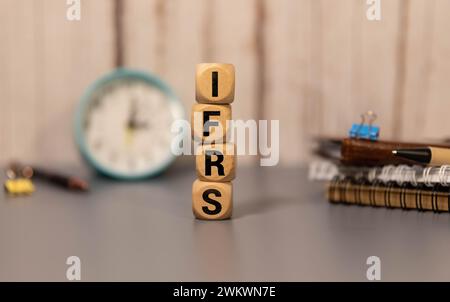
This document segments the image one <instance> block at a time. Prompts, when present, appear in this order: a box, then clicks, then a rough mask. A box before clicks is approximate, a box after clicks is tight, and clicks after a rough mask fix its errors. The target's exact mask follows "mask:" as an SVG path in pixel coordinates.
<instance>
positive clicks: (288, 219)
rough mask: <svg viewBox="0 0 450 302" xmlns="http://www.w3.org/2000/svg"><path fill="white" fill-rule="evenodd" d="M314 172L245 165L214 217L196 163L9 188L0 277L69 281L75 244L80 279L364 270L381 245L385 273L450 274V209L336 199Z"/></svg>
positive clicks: (316, 276)
mask: <svg viewBox="0 0 450 302" xmlns="http://www.w3.org/2000/svg"><path fill="white" fill-rule="evenodd" d="M68 170H70V169H68ZM83 171H84V170H83ZM83 173H85V172H83ZM306 175H307V173H306V169H305V168H240V169H239V170H238V176H237V179H236V180H235V181H234V189H235V193H234V217H233V219H231V220H228V221H212V222H211V221H198V220H195V219H194V218H193V216H192V212H191V185H192V182H193V181H194V179H195V174H194V168H193V167H178V168H176V167H175V168H172V169H171V170H170V171H169V172H168V173H166V174H164V175H163V176H161V177H158V178H156V179H152V180H147V181H142V182H138V183H122V182H116V181H111V180H108V179H106V178H102V177H92V179H91V182H92V184H91V185H92V190H91V192H90V193H88V194H87V195H83V194H74V193H71V192H67V191H64V190H62V189H58V188H54V187H51V186H49V185H47V184H44V183H37V191H36V192H35V193H34V194H33V195H32V196H31V197H20V198H9V197H6V196H5V195H4V194H0V281H22V280H25V281H65V280H66V269H67V267H68V266H67V265H66V263H65V262H66V259H67V257H69V256H72V255H75V256H78V257H80V259H81V278H82V280H83V281H348V280H354V281H365V280H367V279H366V270H367V267H368V266H367V265H366V259H367V257H369V256H372V255H375V256H378V257H380V259H381V278H382V280H384V281H392V280H402V281H409V280H417V281H421V280H427V281H430V280H447V281H448V280H450V260H449V259H448V255H449V254H450V215H448V214H434V213H421V212H416V211H402V210H389V209H375V208H369V207H358V206H344V205H331V204H329V203H328V202H327V201H326V200H325V197H324V188H323V185H322V184H321V183H311V182H308V180H307V177H306Z"/></svg>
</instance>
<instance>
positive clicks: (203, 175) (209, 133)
mask: <svg viewBox="0 0 450 302" xmlns="http://www.w3.org/2000/svg"><path fill="white" fill-rule="evenodd" d="M234 83H235V77H234V66H233V65H232V64H220V63H203V64H198V65H197V70H196V77H195V95H196V100H197V102H198V104H195V105H194V106H193V107H192V115H191V128H192V136H193V139H194V140H196V141H197V142H200V143H201V144H200V145H199V148H198V149H197V150H196V160H195V162H196V170H197V177H198V179H197V180H195V182H194V184H193V186H192V210H193V212H194V215H195V217H196V218H198V219H205V220H219V219H227V218H230V217H231V214H232V209H233V186H232V183H231V181H232V180H233V179H234V177H235V170H236V148H235V145H234V144H230V143H227V139H228V137H229V133H228V132H229V129H228V123H227V121H230V120H231V106H230V104H231V103H232V102H233V100H234Z"/></svg>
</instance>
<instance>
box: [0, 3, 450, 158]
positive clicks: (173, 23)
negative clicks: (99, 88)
mask: <svg viewBox="0 0 450 302" xmlns="http://www.w3.org/2000/svg"><path fill="white" fill-rule="evenodd" d="M381 1H382V2H381V7H382V20H381V21H368V20H367V18H366V9H367V4H366V1H365V0H341V1H334V0H246V1H242V0H127V1H123V0H96V1H88V0H81V21H73V22H70V21H67V20H66V9H67V4H66V1H65V0H36V1H29V0H0V162H5V161H7V160H10V159H12V158H18V159H21V160H23V161H33V162H37V161H39V162H45V161H58V162H70V163H79V162H80V161H81V160H80V158H79V155H78V152H77V150H76V147H75V145H74V143H73V136H72V119H73V109H74V108H75V106H76V104H77V102H78V98H79V97H80V95H81V94H82V91H83V90H84V88H85V87H86V86H87V85H88V84H89V83H90V82H92V81H93V80H95V79H96V78H97V77H99V76H101V75H103V74H105V73H107V72H109V71H111V70H113V69H114V68H115V67H117V66H118V65H123V66H126V67H131V68H138V69H143V70H147V71H151V72H153V73H155V74H157V75H159V76H160V77H162V78H163V79H164V80H166V81H167V82H169V83H170V85H171V86H172V87H173V88H174V90H175V91H176V92H177V94H178V95H179V96H180V98H181V99H182V100H183V102H184V104H185V106H186V109H187V110H188V111H189V110H190V107H191V106H192V104H193V103H194V76H193V74H194V68H195V64H196V63H198V62H207V61H218V62H219V61H224V62H230V63H233V64H235V65H236V70H237V84H236V99H235V102H234V104H233V114H234V118H235V119H244V120H247V119H279V120H280V128H281V137H280V143H281V149H280V154H281V163H282V164H285V165H289V164H298V163H305V162H306V161H307V160H308V159H309V158H310V154H309V151H310V150H309V149H310V146H311V144H310V139H311V138H312V137H314V136H316V135H320V134H326V135H345V134H346V131H347V129H348V128H349V127H350V125H351V123H352V122H356V121H359V115H360V113H362V112H364V111H366V110H368V109H372V110H374V111H376V112H377V113H378V116H379V118H378V123H379V124H380V125H381V128H382V129H381V131H382V136H383V137H385V138H402V139H415V140H420V139H422V138H436V139H441V138H444V137H450V118H448V116H450V100H449V94H450V85H449V84H448V75H449V74H450V35H449V34H448V29H449V28H450V18H448V11H450V0H381ZM240 162H246V163H256V162H257V161H256V159H255V158H254V157H245V158H243V160H241V161H240Z"/></svg>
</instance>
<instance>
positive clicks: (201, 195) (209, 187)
mask: <svg viewBox="0 0 450 302" xmlns="http://www.w3.org/2000/svg"><path fill="white" fill-rule="evenodd" d="M192 211H193V212H194V216H195V217H196V218H198V219H202V220H222V219H228V218H231V213H232V211H233V186H232V184H231V182H205V181H201V180H199V179H197V180H195V182H194V184H193V185H192Z"/></svg>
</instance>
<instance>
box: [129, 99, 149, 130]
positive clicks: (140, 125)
mask: <svg viewBox="0 0 450 302" xmlns="http://www.w3.org/2000/svg"><path fill="white" fill-rule="evenodd" d="M147 127H148V124H147V123H145V122H139V121H137V104H136V100H135V99H133V100H132V101H131V110H130V117H129V119H128V128H129V129H130V130H138V129H146V128H147Z"/></svg>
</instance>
